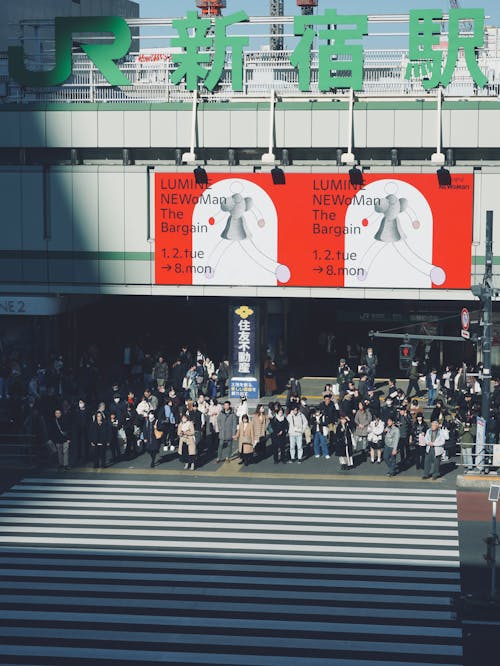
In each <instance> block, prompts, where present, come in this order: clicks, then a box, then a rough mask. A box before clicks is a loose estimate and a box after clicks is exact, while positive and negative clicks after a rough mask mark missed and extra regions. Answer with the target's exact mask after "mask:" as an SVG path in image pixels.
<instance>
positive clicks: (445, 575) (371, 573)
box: [0, 548, 460, 589]
mask: <svg viewBox="0 0 500 666" xmlns="http://www.w3.org/2000/svg"><path fill="white" fill-rule="evenodd" d="M12 550H15V549H12V548H4V549H2V550H0V564H3V565H8V564H14V565H16V569H17V568H18V567H19V571H22V570H23V569H22V565H23V564H26V565H27V564H31V565H34V566H41V565H46V566H55V567H60V566H61V560H60V559H58V558H50V557H26V556H23V557H19V554H17V555H16V557H6V556H3V555H2V552H11V551H12ZM33 552H35V553H40V552H46V553H49V554H53V553H60V552H61V551H60V549H39V548H37V549H35V550H34V551H33ZM72 552H74V550H73V549H65V550H64V566H65V567H67V566H69V565H71V566H74V567H77V566H82V567H96V568H97V567H99V568H100V569H102V570H103V571H102V575H103V576H108V575H109V576H112V575H113V572H112V571H108V569H109V568H117V567H118V568H119V567H122V566H123V564H122V563H120V562H119V561H118V562H115V561H113V560H111V561H109V562H106V561H104V560H102V559H93V558H92V557H90V556H88V557H85V559H77V558H76V557H75V555H73V554H71V553H72ZM115 552H116V551H113V553H115ZM118 552H119V554H120V555H122V554H126V553H124V552H120V551H118ZM68 553H69V554H68ZM76 553H79V554H82V553H87V554H88V552H87V551H84V550H79V551H78V550H76ZM129 554H133V555H135V556H136V558H137V559H136V560H134V561H133V562H125V563H124V564H127V565H128V566H134V567H137V568H139V567H140V566H142V565H143V564H144V559H143V558H144V555H146V554H147V552H146V551H140V552H139V555H138V554H137V551H129ZM148 554H149V555H151V553H148ZM162 569H165V570H167V571H168V574H165V575H169V576H170V575H171V570H172V569H174V570H176V571H178V570H179V569H182V570H188V571H189V572H190V573H189V577H190V578H191V577H194V578H195V579H196V576H197V574H196V572H193V565H192V564H191V563H190V562H189V560H186V558H185V556H184V555H183V561H176V562H173V563H170V562H155V571H159V570H162ZM30 570H31V569H28V571H30ZM33 570H35V569H33ZM5 571H6V572H8V571H9V569H5ZM40 571H49V570H46V569H40ZM50 571H52V573H53V575H59V574H60V575H64V570H62V571H59V570H50ZM75 571H78V569H75ZM210 571H211V572H213V571H223V572H225V573H226V572H233V571H234V572H237V573H238V574H239V573H240V572H241V565H240V564H238V563H234V562H224V564H219V563H217V562H210ZM245 571H246V572H247V573H248V576H252V578H253V577H254V575H255V573H256V572H257V573H266V574H269V575H273V576H283V575H284V574H288V575H289V574H294V575H295V574H298V575H301V576H306V577H309V576H310V574H311V568H310V567H305V566H304V567H301V566H295V565H294V566H290V565H287V566H286V567H284V566H283V564H281V563H280V564H273V561H272V560H271V561H270V562H268V563H266V564H265V565H264V564H255V563H254V562H247V564H246V565H245ZM98 573H99V571H92V573H91V574H89V575H97V574H98ZM314 574H315V575H317V576H321V575H323V574H325V575H326V574H327V575H329V576H332V577H334V576H343V577H347V578H352V577H355V578H359V577H360V575H361V576H362V578H373V577H380V576H387V577H394V576H395V575H397V577H398V578H411V579H413V578H416V579H421V578H424V579H428V578H429V579H433V578H437V579H450V580H458V579H459V578H460V573H459V572H457V571H430V570H427V569H425V570H424V571H420V570H418V569H411V570H409V571H407V570H405V569H400V570H398V571H397V573H395V572H394V569H382V568H377V570H376V571H375V570H372V569H364V570H362V571H361V572H360V569H359V568H353V567H336V566H335V565H329V566H327V567H324V566H319V565H318V563H317V562H315V566H314ZM80 575H81V576H83V575H86V572H85V571H81V572H80ZM119 575H121V574H119ZM155 575H157V574H155ZM158 575H162V574H158ZM213 575H214V574H213V573H210V574H209V576H208V578H207V576H206V575H203V576H202V577H203V579H204V580H207V579H208V580H210V579H211V578H212V577H213ZM230 575H231V576H232V574H230ZM145 576H146V577H148V576H149V574H144V573H136V572H130V571H129V572H127V577H132V578H133V579H137V580H143V579H144V577H145ZM225 577H226V576H224V578H225ZM236 578H238V579H239V578H240V576H236ZM246 578H247V577H245V580H246ZM268 579H269V576H266V577H265V578H263V579H262V580H263V581H267V580H268ZM293 580H294V584H300V580H301V579H300V578H295V577H294V579H293ZM354 582H355V581H354ZM305 584H306V585H309V584H310V580H309V578H306V579H305ZM349 584H351V581H350V583H349ZM393 584H394V583H393V582H392V581H391V586H392V585H393ZM370 585H376V582H375V581H370ZM382 585H384V586H385V585H386V583H383V584H382ZM418 586H419V589H426V584H425V583H422V582H421V581H420V580H419V581H418ZM433 588H434V583H429V589H433Z"/></svg>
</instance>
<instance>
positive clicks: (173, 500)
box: [4, 489, 456, 513]
mask: <svg viewBox="0 0 500 666" xmlns="http://www.w3.org/2000/svg"><path fill="white" fill-rule="evenodd" d="M38 493H40V494H41V495H42V496H43V498H44V499H45V500H67V499H69V500H86V499H88V498H89V494H85V493H81V492H71V493H64V492H57V491H51V492H50V493H47V492H44V491H43V489H39V490H37V491H34V492H33V493H32V494H26V496H27V497H28V498H30V499H32V498H35V497H37V494H38ZM153 494H154V493H149V492H148V493H147V494H145V492H144V489H142V490H141V491H140V492H138V493H137V494H134V492H133V491H130V492H129V493H128V494H126V495H123V494H118V493H116V494H112V493H110V494H107V493H102V492H101V493H91V496H92V499H93V501H97V500H99V501H101V502H103V501H108V502H109V501H110V500H112V499H118V500H122V501H124V500H125V501H126V500H129V501H130V500H131V499H133V501H134V502H141V501H145V502H148V501H149V502H151V495H153ZM157 495H158V496H157V497H155V501H156V502H159V501H162V502H163V503H166V502H168V504H169V506H171V505H173V504H186V503H187V504H192V503H196V502H199V497H197V496H196V497H194V496H191V495H189V494H186V495H185V496H183V495H180V494H175V495H174V494H171V495H170V494H168V493H166V492H161V493H158V494H157ZM131 496H133V497H131ZM4 497H6V498H7V499H21V500H24V499H25V498H26V497H25V496H24V495H23V493H18V492H14V491H8V492H6V493H5V494H4ZM214 499H216V498H209V501H208V503H210V501H212V502H213V501H214ZM220 499H221V500H222V499H225V500H227V499H228V498H227V497H224V498H220ZM270 499H272V504H273V505H274V506H291V505H293V502H294V501H300V504H301V505H302V506H310V507H316V506H317V507H321V506H328V507H330V508H334V507H337V508H341V509H343V510H345V509H346V503H345V499H344V500H342V501H336V500H334V501H330V500H329V499H325V500H321V501H319V500H310V499H305V498H304V497H297V498H295V499H294V500H287V499H276V498H274V497H273V498H267V497H266V498H264V497H245V496H238V497H231V503H232V504H248V505H250V506H252V507H253V508H255V506H256V505H261V504H265V505H268V504H269V501H270ZM373 505H374V503H373V501H372V500H371V501H367V500H366V497H365V499H364V501H360V502H356V504H355V508H356V509H362V508H366V509H373ZM411 507H412V509H422V510H423V511H424V510H425V511H426V510H430V511H431V513H432V512H433V507H432V506H429V504H421V503H416V502H412V503H411ZM349 508H350V507H349ZM407 508H408V503H402V502H392V503H391V510H394V509H407ZM446 509H447V510H449V511H450V513H451V512H456V505H455V504H451V503H444V502H443V503H441V504H440V505H439V510H440V511H443V510H446Z"/></svg>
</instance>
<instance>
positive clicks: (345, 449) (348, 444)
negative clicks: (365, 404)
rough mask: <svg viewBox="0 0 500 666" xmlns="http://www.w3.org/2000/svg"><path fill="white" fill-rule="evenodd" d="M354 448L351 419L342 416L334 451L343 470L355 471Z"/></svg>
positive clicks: (336, 430)
mask: <svg viewBox="0 0 500 666" xmlns="http://www.w3.org/2000/svg"><path fill="white" fill-rule="evenodd" d="M353 448H354V447H353V435H352V432H351V429H350V427H349V419H348V417H347V416H346V415H345V414H341V415H340V421H339V422H338V423H337V427H336V428H335V433H334V451H335V455H336V456H337V457H338V459H339V462H340V466H341V469H345V470H349V469H353V467H354V464H353V460H352V452H353Z"/></svg>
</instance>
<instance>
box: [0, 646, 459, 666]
mask: <svg viewBox="0 0 500 666" xmlns="http://www.w3.org/2000/svg"><path fill="white" fill-rule="evenodd" d="M2 652H3V653H4V654H6V655H15V656H35V657H41V656H42V657H43V656H49V657H52V658H56V657H57V658H66V659H77V658H78V659H94V660H99V661H100V662H101V663H105V662H106V661H107V660H111V659H115V660H121V661H137V662H141V663H148V662H160V663H163V664H167V663H171V664H180V663H183V664H184V663H192V664H217V665H220V664H227V665H228V666H261V664H263V663H264V664H265V663H269V664H270V663H272V665H273V666H375V665H376V664H378V663H380V664H381V666H387V661H386V659H385V658H384V657H382V658H381V660H380V661H379V660H376V659H374V658H373V657H369V661H366V660H365V659H363V658H361V659H359V658H356V659H337V658H335V657H331V656H330V657H328V658H317V657H311V656H307V657H303V658H302V657H297V656H280V655H272V656H268V657H266V656H265V655H261V654H258V655H243V654H228V653H226V652H225V653H223V654H217V653H213V652H211V653H203V652H164V651H160V652H152V651H149V650H147V651H144V650H113V649H109V648H108V649H105V648H83V647H77V648H71V647H45V646H38V645H35V646H31V645H4V646H3V647H2ZM390 664H391V666H422V662H415V661H400V660H398V661H391V662H390ZM457 664H458V662H457ZM432 666H450V661H446V663H440V662H436V661H433V662H432Z"/></svg>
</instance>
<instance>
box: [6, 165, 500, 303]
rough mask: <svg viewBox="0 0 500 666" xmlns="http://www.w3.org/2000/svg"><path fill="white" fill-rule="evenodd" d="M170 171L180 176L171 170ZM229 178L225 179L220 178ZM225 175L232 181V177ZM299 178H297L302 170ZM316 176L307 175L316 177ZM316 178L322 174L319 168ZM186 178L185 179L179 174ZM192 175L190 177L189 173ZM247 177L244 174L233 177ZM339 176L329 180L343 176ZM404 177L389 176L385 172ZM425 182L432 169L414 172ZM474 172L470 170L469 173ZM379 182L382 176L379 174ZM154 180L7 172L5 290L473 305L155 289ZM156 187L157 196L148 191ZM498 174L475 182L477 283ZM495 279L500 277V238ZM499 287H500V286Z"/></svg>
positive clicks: (111, 170)
mask: <svg viewBox="0 0 500 666" xmlns="http://www.w3.org/2000/svg"><path fill="white" fill-rule="evenodd" d="M168 170H169V171H171V170H174V169H172V168H168ZM221 170H222V169H221ZM223 170H224V171H228V170H229V169H228V168H227V167H224V169H223ZM294 170H295V169H294ZM310 170H313V169H301V171H310ZM314 170H315V171H319V172H320V171H324V167H323V168H318V167H316V168H315V169H314ZM180 171H182V169H180ZM184 171H185V170H184ZM233 171H237V172H238V173H244V172H245V169H242V168H241V167H240V168H239V169H237V170H236V169H233ZM338 171H339V169H332V170H331V172H332V173H334V172H338ZM384 171H386V172H387V171H391V172H392V173H397V169H392V170H390V169H386V170H383V169H381V170H380V172H384ZM412 171H415V172H420V171H421V172H423V173H425V172H426V171H429V169H415V168H413V169H412ZM468 171H470V169H469V170H468ZM372 172H373V173H377V170H372ZM153 177H154V171H151V170H148V169H147V167H141V166H130V167H123V166H76V167H70V166H66V167H64V166H57V167H52V168H50V169H45V170H44V169H42V168H40V167H1V168H0V200H1V201H2V229H3V233H2V235H1V237H0V259H1V261H0V284H1V285H2V289H3V290H4V291H6V290H7V291H13V292H15V291H21V292H23V293H28V292H33V293H45V292H50V293H157V294H162V293H163V294H193V295H194V294H211V295H224V294H226V293H230V292H231V293H232V294H233V295H236V294H241V295H271V294H272V295H275V296H276V295H279V294H280V293H281V294H283V295H285V294H286V295H287V296H308V295H310V296H314V297H327V296H330V297H331V296H332V295H337V296H343V297H351V296H356V297H363V298H428V299H434V300H441V299H459V300H463V299H466V298H470V292H465V291H442V290H432V289H430V290H401V289H399V290H398V289H397V288H395V289H391V290H389V289H377V290H374V289H349V290H334V289H311V288H291V287H290V288H286V287H282V288H281V287H280V288H268V287H267V288H266V287H251V288H250V287H249V288H245V287H238V288H226V287H177V286H174V287H171V286H170V287H169V286H156V285H154V221H153V219H154V218H153V215H154V210H153V208H152V207H151V206H150V205H149V203H148V197H149V201H150V197H151V190H152V187H153V181H152V179H153ZM149 179H150V185H151V190H150V189H148V180H149ZM499 182H500V167H490V168H483V170H482V171H481V172H476V174H475V200H474V236H473V245H472V248H471V252H472V264H473V268H472V281H473V282H479V281H480V279H481V276H482V273H483V269H484V221H485V216H486V210H493V211H494V214H495V220H496V225H495V226H496V228H497V229H498V228H499V227H500V224H499V221H500V199H499V196H498V190H499ZM494 249H495V250H496V252H495V254H496V255H498V258H497V259H496V261H495V266H494V271H495V274H496V278H499V277H500V235H499V234H498V233H496V235H495V244H494ZM497 284H498V286H500V281H498V283H497Z"/></svg>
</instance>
